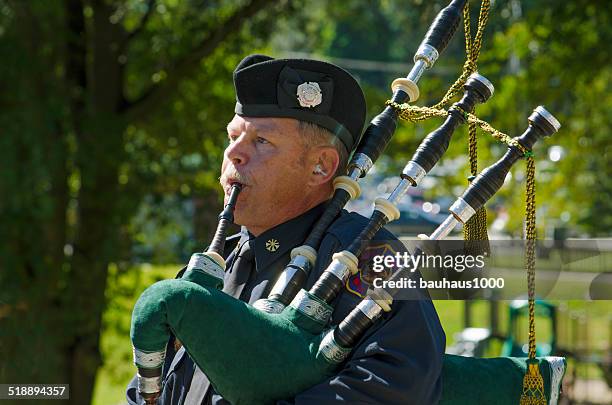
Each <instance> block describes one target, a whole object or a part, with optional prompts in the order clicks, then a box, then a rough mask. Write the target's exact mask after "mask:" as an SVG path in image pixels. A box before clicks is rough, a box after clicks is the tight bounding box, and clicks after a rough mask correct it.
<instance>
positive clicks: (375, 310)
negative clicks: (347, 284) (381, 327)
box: [357, 299, 383, 321]
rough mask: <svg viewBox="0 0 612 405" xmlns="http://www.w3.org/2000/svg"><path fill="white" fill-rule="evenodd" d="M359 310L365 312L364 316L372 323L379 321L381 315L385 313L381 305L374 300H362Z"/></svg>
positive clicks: (358, 306)
mask: <svg viewBox="0 0 612 405" xmlns="http://www.w3.org/2000/svg"><path fill="white" fill-rule="evenodd" d="M357 309H358V310H360V311H361V312H363V314H364V315H365V316H367V317H368V318H369V319H371V320H372V321H375V320H376V319H378V317H379V316H380V314H382V312H383V309H382V308H381V307H380V305H378V304H377V303H376V301H374V300H373V299H364V300H361V302H360V303H359V305H357Z"/></svg>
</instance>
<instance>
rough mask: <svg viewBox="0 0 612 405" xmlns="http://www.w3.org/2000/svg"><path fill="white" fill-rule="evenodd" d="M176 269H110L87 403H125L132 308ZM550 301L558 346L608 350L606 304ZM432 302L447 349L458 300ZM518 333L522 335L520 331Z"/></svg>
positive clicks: (481, 323) (458, 314)
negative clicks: (558, 316) (556, 317)
mask: <svg viewBox="0 0 612 405" xmlns="http://www.w3.org/2000/svg"><path fill="white" fill-rule="evenodd" d="M180 268H181V265H166V266H148V265H142V266H136V267H133V268H130V269H129V270H128V271H125V272H121V271H119V269H118V268H116V267H111V269H110V272H109V280H108V288H107V301H108V305H107V309H106V312H105V314H104V329H103V331H102V337H101V343H100V344H101V349H100V350H101V353H102V359H103V365H102V367H101V368H100V369H99V370H98V375H97V379H96V386H95V389H94V396H93V401H92V404H93V405H115V404H124V403H125V402H126V401H125V387H126V386H127V384H128V383H129V381H130V380H131V379H132V377H133V376H134V374H135V367H134V366H133V364H132V351H131V343H130V338H129V334H130V317H131V311H132V307H133V305H134V303H135V302H136V299H137V298H138V296H139V295H140V293H141V292H142V291H143V290H144V289H145V288H146V287H148V286H150V285H151V284H153V283H154V282H155V281H158V280H162V279H166V278H174V276H175V275H176V273H177V272H178V270H179V269H180ZM555 303H556V304H558V305H559V307H560V309H561V312H562V313H565V314H567V315H568V318H569V315H571V318H572V320H571V321H567V322H566V323H563V322H560V325H559V330H560V331H561V333H559V334H558V337H559V339H560V344H566V345H570V344H573V345H574V346H576V345H578V346H580V345H583V346H584V347H583V348H588V349H589V350H590V351H591V352H593V353H601V352H603V351H604V350H607V349H609V333H610V332H609V330H610V325H611V324H610V322H611V319H612V318H611V316H612V315H611V311H610V301H592V302H586V301H565V302H555ZM434 304H435V306H436V309H437V311H438V314H439V316H440V320H441V321H442V325H443V326H444V329H445V331H446V341H447V346H449V345H451V344H452V343H453V336H454V334H455V333H457V332H459V331H460V330H462V329H463V302H462V301H449V300H436V301H435V302H434ZM488 305H489V304H488V303H487V302H484V301H475V302H474V303H473V305H472V320H473V324H472V326H475V327H487V326H488V320H489V315H488ZM506 305H507V301H502V302H501V303H500V310H499V324H500V327H501V330H502V332H504V333H505V332H506V329H507V328H506V324H507V322H508V317H507V312H508V311H507V310H506ZM525 322H526V320H525ZM569 324H572V325H573V326H576V327H575V328H574V332H570V333H567V332H566V331H565V329H568V325H569ZM537 325H539V326H537V327H536V328H537V329H536V333H537V334H538V338H539V339H540V340H541V341H545V340H546V339H549V338H550V331H549V330H547V328H546V327H545V326H546V325H545V323H544V322H542V321H540V322H539V324H537ZM525 326H526V325H525ZM570 326H571V325H570ZM564 328H565V329H564ZM522 329H523V331H525V330H526V327H525V328H522ZM576 330H577V332H576ZM525 340H526V332H525ZM563 340H565V342H563ZM579 373H580V374H586V375H588V376H589V377H590V378H594V377H597V376H600V375H601V373H600V372H599V370H598V369H597V368H596V367H595V366H587V367H582V371H580V369H579Z"/></svg>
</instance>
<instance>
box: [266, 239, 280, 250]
mask: <svg viewBox="0 0 612 405" xmlns="http://www.w3.org/2000/svg"><path fill="white" fill-rule="evenodd" d="M279 246H280V244H279V243H278V241H277V240H276V239H270V240H269V241H267V242H266V250H267V251H268V252H276V251H277V250H278V247H279Z"/></svg>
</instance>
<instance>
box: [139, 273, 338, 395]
mask: <svg viewBox="0 0 612 405" xmlns="http://www.w3.org/2000/svg"><path fill="white" fill-rule="evenodd" d="M198 281H199V282H201V283H202V284H207V283H211V282H212V281H213V280H210V279H208V278H200V279H198V278H197V277H192V276H190V277H188V279H175V280H163V281H160V282H157V283H155V284H153V285H152V286H151V287H149V288H148V289H147V290H145V292H144V293H143V294H142V295H141V297H140V298H139V299H138V302H137V303H136V305H135V307H134V310H133V313H132V330H131V338H132V344H133V345H134V347H135V348H137V349H139V350H142V351H146V352H155V351H161V350H164V348H165V345H166V343H167V342H168V338H169V336H170V333H172V334H174V335H175V336H176V337H177V338H178V339H179V340H180V341H181V343H182V344H183V346H184V347H185V350H186V351H187V352H188V353H189V355H190V356H191V358H192V359H193V360H194V361H195V363H196V364H197V365H198V366H199V367H200V368H201V369H202V370H203V371H204V373H205V374H206V375H207V377H208V378H209V380H210V382H211V384H212V385H213V387H214V388H215V390H216V391H217V392H218V393H219V394H221V395H222V396H223V397H224V398H226V399H227V400H228V401H230V402H231V403H232V404H234V405H239V404H267V403H275V402H276V401H277V400H279V399H284V398H291V397H293V396H295V395H296V394H297V393H299V392H302V391H304V390H305V389H307V388H309V387H311V386H313V385H315V384H317V383H319V382H321V381H323V380H324V379H325V378H327V377H328V376H330V375H331V373H332V372H333V370H334V368H335V367H336V365H335V364H330V363H328V361H327V360H326V359H325V358H324V357H323V356H321V355H319V354H318V349H319V344H320V342H321V340H322V337H323V334H322V333H321V332H322V331H323V328H324V325H322V324H320V323H319V322H317V321H316V320H315V319H314V318H311V317H309V316H307V315H304V314H302V313H300V312H297V311H295V310H294V309H293V308H291V307H288V308H286V309H285V310H284V311H283V312H282V313H281V314H267V313H264V312H261V311H259V310H257V309H255V308H253V307H252V306H250V305H248V304H246V303H244V302H242V301H239V300H237V299H235V298H233V297H230V296H229V295H227V294H225V293H223V292H221V291H218V290H217V289H215V288H214V287H212V286H206V285H204V286H203V285H200V284H198ZM249 352H250V354H251V355H248V354H249Z"/></svg>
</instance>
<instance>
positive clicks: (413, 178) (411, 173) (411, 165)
mask: <svg viewBox="0 0 612 405" xmlns="http://www.w3.org/2000/svg"><path fill="white" fill-rule="evenodd" d="M402 174H403V175H404V176H406V177H407V178H408V180H410V182H411V183H412V186H413V187H416V186H417V185H418V184H419V183H420V182H421V180H423V177H425V175H426V174H427V172H426V171H425V169H423V167H422V166H421V165H420V164H418V163H416V162H414V161H412V160H411V161H410V162H408V164H407V165H406V167H404V170H403V171H402Z"/></svg>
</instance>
